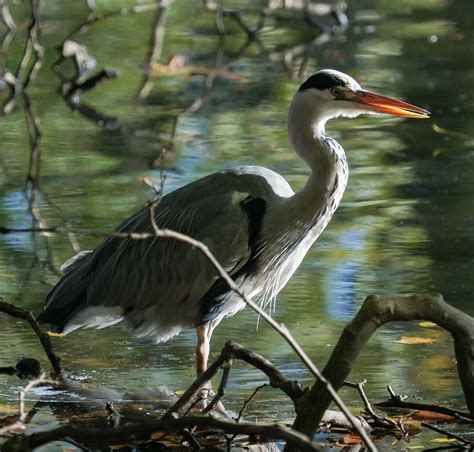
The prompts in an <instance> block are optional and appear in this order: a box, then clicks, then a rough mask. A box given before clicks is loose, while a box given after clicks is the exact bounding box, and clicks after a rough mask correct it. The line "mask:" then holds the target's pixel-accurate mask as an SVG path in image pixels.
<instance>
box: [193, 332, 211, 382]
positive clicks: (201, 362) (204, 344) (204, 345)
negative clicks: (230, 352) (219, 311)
mask: <svg viewBox="0 0 474 452" xmlns="http://www.w3.org/2000/svg"><path fill="white" fill-rule="evenodd" d="M213 329H214V328H212V327H211V324H210V323H205V324H203V325H199V326H198V327H196V334H197V339H198V341H197V345H196V373H197V375H198V376H199V375H201V374H202V373H203V372H204V371H205V370H206V369H207V361H208V359H209V351H210V349H211V346H210V340H211V336H212V330H213Z"/></svg>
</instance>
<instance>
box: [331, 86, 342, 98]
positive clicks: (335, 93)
mask: <svg viewBox="0 0 474 452" xmlns="http://www.w3.org/2000/svg"><path fill="white" fill-rule="evenodd" d="M329 92H330V93H331V94H332V95H333V96H334V97H337V96H340V95H341V94H342V91H341V90H340V89H339V88H331V89H330V91H329Z"/></svg>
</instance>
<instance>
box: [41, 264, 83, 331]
mask: <svg viewBox="0 0 474 452" xmlns="http://www.w3.org/2000/svg"><path fill="white" fill-rule="evenodd" d="M83 260H84V261H86V260H87V259H83ZM86 267H87V265H85V262H78V263H76V265H74V267H73V268H71V269H68V271H67V272H66V274H65V275H64V276H63V277H62V278H61V279H60V280H59V282H58V283H57V284H56V286H55V287H54V289H53V290H51V292H50V293H49V294H48V296H47V297H46V301H45V304H44V309H43V311H42V312H41V313H40V314H39V315H38V316H37V320H38V321H39V322H40V323H49V324H51V330H52V331H53V332H55V333H61V332H63V330H64V328H65V326H66V325H67V323H68V322H69V321H70V320H71V319H72V318H73V317H74V316H75V315H76V314H77V313H78V312H79V311H81V310H83V309H84V308H86V307H87V278H85V277H84V276H85V275H84V273H85V269H86Z"/></svg>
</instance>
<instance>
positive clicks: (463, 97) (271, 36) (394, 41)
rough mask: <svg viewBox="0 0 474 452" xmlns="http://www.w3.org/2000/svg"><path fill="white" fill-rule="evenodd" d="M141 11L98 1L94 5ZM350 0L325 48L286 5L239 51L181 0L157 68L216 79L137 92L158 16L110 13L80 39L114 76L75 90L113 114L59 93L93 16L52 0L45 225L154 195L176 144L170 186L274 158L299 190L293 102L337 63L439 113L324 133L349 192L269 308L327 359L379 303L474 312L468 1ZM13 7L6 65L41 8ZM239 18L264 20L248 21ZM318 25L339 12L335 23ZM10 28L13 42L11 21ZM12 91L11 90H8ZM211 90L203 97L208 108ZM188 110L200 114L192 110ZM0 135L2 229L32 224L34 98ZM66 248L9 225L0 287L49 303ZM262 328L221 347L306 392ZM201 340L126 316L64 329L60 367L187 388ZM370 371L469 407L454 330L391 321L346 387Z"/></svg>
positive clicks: (37, 90)
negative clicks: (409, 296) (429, 301)
mask: <svg viewBox="0 0 474 452" xmlns="http://www.w3.org/2000/svg"><path fill="white" fill-rule="evenodd" d="M133 4H134V3H133V2H127V1H112V0H110V1H97V5H98V8H99V11H101V12H107V11H116V10H117V9H118V8H120V7H122V6H123V7H127V6H131V5H133ZM250 4H251V5H253V4H254V3H250ZM229 5H230V6H229V7H232V3H229ZM235 5H242V3H241V2H235V3H234V6H235ZM347 5H348V9H347V15H348V18H349V25H348V28H347V31H346V32H345V33H343V34H339V35H334V36H331V37H330V38H329V39H328V40H327V41H323V42H322V43H319V42H318V37H319V36H320V32H319V31H318V30H316V29H315V28H314V27H310V26H309V25H307V24H305V23H304V22H303V21H302V20H300V19H299V18H297V17H296V16H295V15H288V16H289V17H290V18H291V20H289V21H287V20H281V21H278V22H273V21H271V20H270V21H268V26H267V27H265V28H264V29H263V30H262V32H261V33H260V35H259V42H250V43H246V41H247V37H246V35H245V33H242V31H241V30H240V29H239V28H238V27H237V26H236V25H235V24H233V23H232V22H227V21H226V22H225V23H226V26H227V31H228V35H227V36H226V37H225V39H223V38H220V37H219V36H218V35H217V33H216V31H215V21H214V15H213V14H211V13H209V12H206V11H204V10H203V9H202V8H201V7H199V5H198V3H195V2H193V1H185V0H179V1H177V2H175V3H174V4H173V5H172V6H171V7H170V8H169V10H168V11H167V13H166V25H165V28H164V30H165V35H164V45H163V50H162V55H161V58H160V63H161V64H162V65H166V64H168V63H169V62H170V60H172V58H173V57H175V59H174V60H173V61H177V60H176V55H182V56H183V57H184V58H185V61H186V66H185V67H189V66H194V67H195V70H194V72H199V70H198V69H196V68H201V69H202V68H214V67H219V68H221V69H220V71H221V72H219V73H218V74H217V76H216V77H215V78H213V79H212V80H210V79H209V78H208V77H206V75H190V74H189V73H188V72H186V70H179V71H177V72H173V73H168V74H158V75H157V76H156V77H153V78H152V79H151V83H150V84H149V85H147V88H148V92H147V93H146V94H147V95H146V96H143V95H142V97H140V95H139V93H140V91H141V90H142V89H143V86H144V85H143V84H144V82H145V81H146V79H145V73H146V69H147V68H148V67H149V66H148V52H149V42H150V39H151V38H150V37H151V36H152V33H153V23H154V16H155V11H153V10H150V11H149V12H146V13H141V14H125V15H113V16H111V17H110V18H107V19H104V20H100V21H97V22H96V23H93V24H90V25H89V26H88V27H85V28H83V29H81V30H80V31H78V32H77V33H75V34H74V35H72V36H71V39H73V40H74V41H76V42H77V43H79V44H81V45H83V46H86V47H87V50H88V52H89V54H90V55H91V56H92V57H93V58H94V59H95V60H96V61H97V67H96V68H95V69H93V70H92V73H95V72H97V71H98V70H99V69H101V68H104V67H107V68H114V69H115V70H117V71H119V76H118V77H117V78H115V79H113V80H107V81H104V83H103V84H100V85H98V86H97V87H95V88H94V89H92V90H90V91H88V92H87V93H84V95H83V96H82V101H83V102H84V104H87V105H89V106H90V107H92V108H95V109H96V110H97V111H98V112H100V114H101V115H103V116H104V117H105V118H108V119H109V121H105V122H104V121H103V122H100V121H91V120H90V119H88V118H86V117H84V116H83V115H81V114H80V113H78V112H77V111H76V112H74V111H73V110H72V109H71V108H70V107H69V106H68V105H67V104H66V102H65V100H64V99H63V97H62V96H61V94H60V92H61V85H62V79H61V77H63V78H71V77H72V76H73V74H74V68H73V65H72V62H71V61H64V62H62V63H61V64H60V66H59V72H58V71H54V70H53V68H52V66H53V64H54V62H55V61H57V60H58V57H59V53H58V50H57V46H58V45H60V44H61V43H62V42H63V41H64V39H65V38H66V36H68V35H69V33H70V32H71V31H73V30H74V29H75V28H76V27H77V26H78V25H79V24H80V23H81V22H82V21H83V20H84V19H85V17H86V16H87V13H88V12H87V9H86V5H85V2H68V5H67V8H66V7H65V5H64V2H61V1H59V0H57V1H53V0H48V1H47V2H44V4H43V5H42V8H41V16H40V19H41V22H40V24H41V33H42V36H41V39H42V44H43V45H44V48H45V60H44V63H43V65H42V67H41V70H40V72H39V73H38V76H37V78H36V80H35V81H34V83H33V84H32V86H31V87H30V89H29V93H30V96H31V100H32V103H33V106H34V109H35V110H36V113H37V115H38V117H39V118H40V121H41V128H42V159H41V179H40V181H41V191H40V192H39V193H38V194H37V196H36V198H35V210H36V213H37V214H38V215H40V217H41V219H42V220H43V225H49V226H53V225H61V224H64V222H65V221H67V222H69V223H70V224H72V225H74V226H81V227H86V228H97V229H101V230H106V231H107V230H111V229H112V228H113V227H115V226H116V225H117V224H118V223H119V222H120V221H121V220H122V219H124V218H126V217H127V216H129V215H130V214H132V213H133V212H134V211H135V210H137V209H138V208H139V207H141V206H142V205H144V203H145V202H146V200H147V199H150V198H151V197H152V196H153V192H152V190H150V189H149V188H147V186H146V185H144V184H143V183H142V182H140V179H141V178H143V177H144V176H146V177H151V178H154V179H156V180H159V179H160V168H159V167H160V155H161V153H162V150H163V149H166V150H167V152H166V153H165V158H164V167H165V170H164V174H165V176H166V182H165V192H169V191H171V190H173V189H175V188H177V187H179V186H181V185H184V184H186V183H188V182H190V181H192V180H195V179H196V178H199V177H201V176H203V175H205V174H208V173H210V172H213V171H216V170H219V169H222V168H227V167H230V166H233V165H240V164H258V165H263V166H267V167H270V168H272V169H274V170H276V171H278V172H280V173H281V174H283V175H284V176H285V177H286V178H287V179H288V180H289V182H290V183H291V184H292V186H293V187H294V188H295V189H298V188H300V187H302V185H303V184H304V182H305V180H306V177H307V175H308V170H307V168H305V166H304V165H303V164H302V162H300V161H299V160H298V158H297V157H296V156H295V154H294V153H293V152H292V151H291V149H290V148H289V145H288V142H287V137H286V130H285V120H286V110H287V107H288V104H289V102H290V100H291V96H292V95H293V93H294V91H295V90H296V89H297V87H298V85H299V83H301V81H302V79H303V78H304V77H305V76H307V75H309V74H310V73H311V72H314V71H316V70H318V69H320V68H327V67H330V68H335V69H338V70H342V71H344V72H347V73H349V74H351V75H352V76H354V77H356V78H357V79H358V80H359V81H360V83H361V84H362V85H363V86H364V87H366V88H368V89H371V90H374V91H378V92H381V93H383V94H386V95H389V96H394V97H398V98H401V99H406V100H408V101H409V102H412V103H414V104H416V105H419V106H422V107H424V108H427V109H429V110H430V111H431V112H432V113H433V116H432V120H430V121H410V120H403V119H397V118H391V117H370V118H369V117H361V118H358V119H356V120H338V121H334V122H333V123H331V124H330V125H329V126H328V131H329V133H330V135H331V136H333V137H334V138H336V139H337V140H339V141H340V142H341V144H342V145H343V146H344V148H345V149H346V151H347V154H348V159H349V163H350V168H351V175H350V180H349V186H348V188H347V191H346V194H345V197H344V200H343V202H342V204H341V207H340V208H339V210H338V212H337V214H336V215H335V217H334V219H333V220H332V222H331V223H330V225H329V227H328V229H327V230H326V231H325V232H324V234H323V235H322V237H320V239H319V240H318V242H317V244H316V245H315V246H314V247H313V249H312V250H311V251H310V252H309V253H308V256H307V257H306V259H305V260H304V262H303V264H302V266H301V268H300V269H299V270H298V272H297V273H296V274H295V275H294V277H293V278H292V279H291V281H290V282H289V283H288V285H287V286H286V288H285V289H284V290H283V291H282V293H281V294H280V296H279V297H278V301H277V304H276V307H275V310H274V317H275V318H276V319H277V320H279V321H281V322H284V323H285V324H286V325H287V326H288V327H289V328H290V330H291V331H292V332H293V334H294V336H295V337H296V339H297V340H298V341H300V343H301V344H302V345H303V347H304V348H305V350H306V351H307V352H308V353H309V355H310V356H311V357H312V358H313V359H314V361H315V362H316V363H317V364H318V365H319V366H323V365H324V363H325V361H326V359H327V357H328V356H329V354H330V352H331V350H332V348H333V346H334V345H335V342H336V341H337V339H338V336H339V334H340V332H341V329H342V328H343V327H344V325H345V324H346V323H347V322H348V321H349V320H350V319H351V318H352V316H353V315H354V313H355V312H356V310H357V309H358V307H359V306H360V304H361V302H362V301H363V299H364V297H365V296H367V295H368V294H371V293H379V294H393V293H411V292H433V291H438V292H440V293H442V294H443V295H444V296H445V298H446V300H447V301H449V302H450V303H452V304H453V305H454V306H456V307H458V308H460V309H462V310H464V311H466V312H468V313H469V314H471V315H472V314H474V306H473V304H472V299H473V292H474V282H473V277H472V260H473V254H474V251H473V247H472V244H473V243H472V242H473V229H474V228H473V224H474V223H473V215H474V214H473V213H474V209H473V204H474V201H473V200H474V197H473V192H474V188H473V172H474V166H473V145H474V132H473V130H474V127H473V125H474V94H473V93H474V55H473V53H474V41H473V30H474V14H473V13H474V7H473V5H472V2H471V1H470V0H425V1H423V2H420V1H417V0H403V1H397V2H391V1H386V0H358V1H348V2H347ZM10 11H11V14H12V17H13V18H14V20H15V22H16V25H17V27H18V29H17V31H16V32H15V33H14V34H13V35H11V36H9V37H8V38H9V39H10V38H12V39H11V42H7V44H5V40H4V41H3V42H4V45H3V51H2V53H1V63H2V66H3V67H2V72H3V70H4V69H9V70H11V71H14V70H16V68H17V66H18V64H19V61H20V59H21V56H22V53H23V49H24V45H25V39H26V27H27V20H28V19H29V15H30V9H29V5H28V3H27V2H24V1H23V2H22V1H18V2H15V3H13V2H12V3H11V4H10ZM244 17H245V19H246V20H247V21H248V22H249V23H251V24H253V23H255V22H256V17H255V16H253V15H244ZM321 21H323V22H325V23H327V24H332V23H333V20H332V19H331V18H321ZM2 31H3V32H5V33H6V29H5V27H3V28H2ZM5 36H6V35H4V38H5ZM299 46H301V47H299ZM289 54H293V55H294V58H293V59H292V60H291V59H290V58H289V56H288V55H289ZM285 62H286V64H285ZM154 69H155V70H156V71H158V72H160V71H165V70H166V68H163V67H162V66H154ZM94 71H95V72H94ZM204 72H205V71H204ZM206 83H207V85H206ZM0 88H2V91H1V94H2V97H3V100H5V99H6V98H7V96H8V90H7V87H6V85H5V84H2V85H0ZM142 94H143V91H142ZM203 94H204V96H203V97H202V105H200V103H195V100H196V99H201V98H200V96H202V95H203ZM198 102H199V100H198ZM190 106H192V108H193V109H196V111H195V112H192V111H188V112H187V113H186V114H184V115H183V113H184V112H186V110H187V109H188V108H189V107H190ZM198 107H199V108H198ZM177 118H178V121H177V126H176V130H175V131H174V132H173V130H174V125H175V124H176V120H177ZM436 126H437V127H436ZM0 136H1V145H0V146H1V147H0V225H3V226H7V227H17V228H18V227H30V226H32V225H34V224H35V223H34V221H33V217H32V214H31V212H30V209H29V206H28V202H27V197H26V196H25V193H27V192H25V190H24V188H25V177H26V174H27V171H28V165H29V159H30V144H29V141H28V133H27V125H26V122H25V113H24V109H23V107H22V104H21V101H18V103H17V105H16V106H15V108H14V109H13V110H12V112H11V113H10V114H8V115H6V116H4V117H3V118H1V120H0ZM30 194H31V193H30ZM76 238H77V240H78V243H79V245H80V247H81V248H82V249H88V248H92V247H94V246H95V245H96V244H97V243H98V239H95V238H91V237H85V236H84V237H83V236H80V237H76ZM72 254H74V251H73V250H72V247H71V243H70V242H69V240H68V239H67V237H59V236H55V237H43V236H39V235H31V234H12V235H5V236H0V294H1V295H2V296H5V297H6V298H8V300H9V301H11V302H14V303H17V304H18V305H21V306H22V307H25V308H27V309H31V310H33V311H34V312H39V310H40V309H41V306H42V303H43V300H44V297H45V295H46V294H47V292H48V290H49V288H48V286H49V285H52V284H54V283H55V282H56V281H57V279H58V276H57V269H58V267H59V266H60V264H61V263H62V262H63V261H64V260H66V259H67V258H68V257H70V256H71V255H72ZM256 324H257V320H256V317H255V315H254V313H253V312H251V311H249V310H245V311H243V312H241V313H240V314H238V315H237V316H235V317H234V318H231V319H229V320H226V321H224V322H223V323H222V324H221V326H220V327H219V328H218V329H217V331H216V333H215V335H214V339H213V350H214V352H215V351H217V350H218V349H219V348H220V347H221V346H222V345H223V343H224V342H225V341H226V340H228V339H234V340H237V341H239V342H241V343H242V344H243V345H244V346H248V347H250V348H252V349H253V350H255V351H256V352H258V353H261V354H263V355H265V356H266V357H268V358H269V359H271V360H272V361H274V362H275V363H276V364H277V365H278V366H280V368H282V369H283V370H284V371H285V372H286V374H287V375H288V376H289V377H291V378H294V379H300V380H302V381H307V382H308V383H309V382H310V381H311V379H310V376H309V374H308V372H307V371H306V369H305V368H303V366H302V365H301V363H300V362H299V361H298V360H297V359H296V358H295V356H294V355H293V353H292V352H291V351H290V350H289V348H288V347H287V345H286V344H285V343H283V342H282V341H281V340H280V339H279V338H278V337H277V336H276V334H275V333H274V332H273V331H271V330H270V329H269V328H268V327H267V326H266V325H263V324H260V326H259V328H258V329H257V328H256ZM0 328H1V330H0V331H1V332H0V345H1V347H2V349H3V350H4V353H3V359H4V360H5V364H4V365H10V364H12V363H13V362H15V360H16V359H17V358H19V357H21V356H22V355H24V354H27V355H28V356H35V357H37V358H40V359H41V360H42V361H44V358H43V353H42V350H40V348H39V346H38V344H37V340H36V338H35V337H33V336H32V334H31V333H30V331H28V330H27V329H26V328H25V326H24V325H23V324H22V322H19V321H14V320H12V319H9V318H5V317H3V316H2V317H1V318H0ZM403 335H408V336H417V337H425V338H430V339H432V340H433V343H432V344H425V345H403V344H401V343H399V342H397V341H398V340H399V339H400V337H401V336H403ZM194 343H195V337H194V332H193V331H186V332H184V333H182V334H181V335H180V336H179V337H178V338H176V339H175V340H173V341H172V342H170V343H166V344H160V345H158V346H155V345H152V344H149V343H148V342H146V341H139V340H135V339H133V338H131V337H130V335H129V334H128V333H126V332H124V331H123V330H122V328H121V327H120V326H116V327H112V328H109V329H106V330H103V331H99V332H97V331H81V332H77V333H75V334H73V335H71V336H67V337H65V338H62V339H58V340H55V346H56V348H57V352H58V354H59V355H60V356H62V358H63V363H64V365H65V367H66V368H68V369H70V370H73V371H75V372H77V373H78V374H79V375H81V376H83V377H87V378H91V379H93V382H94V384H98V385H104V386H107V387H111V388H114V389H118V390H124V389H128V390H143V387H144V386H145V387H153V386H155V385H167V386H169V387H170V388H171V389H172V390H180V389H183V388H185V387H186V386H187V385H188V384H189V383H190V382H191V381H192V375H193V371H191V369H193V351H194ZM2 365H3V364H2ZM364 378H366V379H367V380H368V381H369V383H368V386H367V391H368V394H369V396H370V398H371V400H374V401H375V400H380V399H384V398H386V391H385V386H386V385H387V384H391V385H392V386H393V387H394V388H395V389H396V390H398V391H400V392H404V393H408V394H410V395H413V396H415V397H419V398H422V399H423V400H425V401H428V402H432V403H439V404H444V405H448V406H450V407H454V408H463V407H464V402H463V397H462V394H461V389H460V386H459V384H458V381H457V375H456V368H455V362H454V355H453V351H452V344H451V340H450V338H449V337H448V335H447V334H445V333H444V332H443V331H441V330H439V329H437V328H421V327H420V326H419V325H416V324H415V323H413V324H395V325H391V326H390V327H387V328H384V329H383V330H382V331H380V332H379V333H378V334H377V335H376V336H375V337H374V338H373V339H372V340H371V341H370V343H369V345H368V346H367V348H366V350H365V351H364V352H363V354H362V355H361V357H360V359H359V361H358V363H357V366H356V368H355V370H354V372H353V374H352V375H351V379H352V380H362V379H364ZM264 381H265V379H264V378H263V377H262V376H261V375H260V374H258V373H257V372H256V371H255V370H253V369H249V368H246V367H244V366H242V365H240V364H239V365H238V366H237V369H236V370H235V371H233V373H232V378H231V385H230V387H231V390H232V398H231V399H229V401H228V402H227V406H228V407H230V408H235V409H238V408H239V407H240V405H241V403H242V401H243V400H244V399H245V398H247V397H248V396H249V394H250V393H251V392H252V390H253V388H254V387H255V386H256V384H259V383H260V382H261V383H263V382H264ZM20 385H21V384H20V383H19V382H18V381H16V380H14V379H13V377H2V378H1V379H0V397H1V400H0V412H2V407H4V408H3V410H4V411H7V407H8V406H14V404H15V401H16V398H17V390H18V388H19V387H20ZM265 391H266V392H265ZM265 391H264V392H263V393H261V395H260V396H259V397H258V398H257V399H256V400H255V402H254V403H253V404H252V405H250V407H249V409H248V414H247V417H248V419H249V420H253V419H259V420H262V419H275V418H279V419H282V418H286V417H288V418H290V417H291V416H292V411H291V406H290V404H288V403H287V402H286V400H285V399H283V398H282V397H281V396H280V395H279V394H278V393H276V392H273V391H272V390H270V389H269V390H265ZM342 395H343V396H344V399H345V400H346V401H348V403H349V405H350V406H354V407H358V406H360V402H359V401H358V397H357V396H356V394H355V393H352V392H350V391H347V390H344V391H343V392H342ZM33 398H34V396H33ZM35 421H36V422H37V423H39V424H41V423H43V424H48V423H50V422H54V419H53V417H52V415H51V414H49V413H48V412H44V413H40V415H39V416H38V417H37V418H35ZM456 428H459V427H456V426H453V429H454V430H456ZM464 433H466V431H465V430H464ZM467 433H469V432H467ZM471 433H472V432H471ZM433 437H434V436H430V434H429V433H423V435H422V436H420V437H415V438H413V439H412V443H411V444H412V445H417V444H418V445H423V446H427V445H429V444H430V441H431V439H432V438H433ZM385 441H387V442H386V444H390V443H391V441H392V440H391V439H390V440H385ZM396 447H397V446H396ZM403 447H405V446H404V445H400V448H403Z"/></svg>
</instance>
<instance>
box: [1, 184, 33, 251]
mask: <svg viewBox="0 0 474 452" xmlns="http://www.w3.org/2000/svg"><path fill="white" fill-rule="evenodd" d="M0 206H1V209H0V210H2V211H3V212H5V213H6V214H7V217H6V219H5V221H4V224H5V226H6V227H9V228H22V227H23V228H27V227H30V226H31V215H30V214H29V213H28V202H27V201H26V199H25V195H24V194H23V192H22V191H21V190H16V191H10V192H7V193H5V195H4V196H3V197H2V198H0ZM1 240H2V242H3V243H4V244H5V245H7V246H9V247H10V248H12V249H14V250H19V251H30V250H31V249H32V247H33V241H32V239H31V234H25V233H17V234H6V235H4V236H2V237H1Z"/></svg>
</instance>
